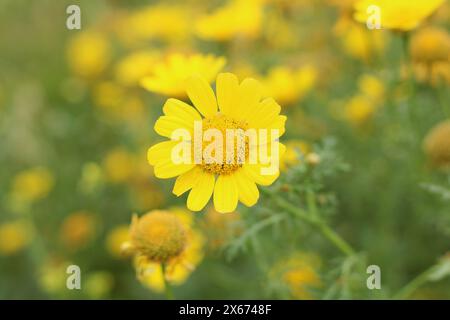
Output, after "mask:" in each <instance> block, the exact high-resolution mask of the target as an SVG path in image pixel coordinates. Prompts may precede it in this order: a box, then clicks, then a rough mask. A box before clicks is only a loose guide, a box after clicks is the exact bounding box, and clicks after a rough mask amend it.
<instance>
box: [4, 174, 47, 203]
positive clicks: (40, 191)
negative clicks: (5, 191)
mask: <svg viewBox="0 0 450 320" xmlns="http://www.w3.org/2000/svg"><path fill="white" fill-rule="evenodd" d="M53 185H54V177H53V174H52V173H51V172H50V170H48V169H47V168H44V167H34V168H30V169H27V170H24V171H21V172H19V173H18V174H17V175H16V176H15V177H14V180H13V183H12V190H11V196H12V198H13V199H14V201H18V202H26V203H31V202H33V201H36V200H40V199H43V198H45V197H46V196H47V195H48V194H49V192H50V191H51V190H52V188H53Z"/></svg>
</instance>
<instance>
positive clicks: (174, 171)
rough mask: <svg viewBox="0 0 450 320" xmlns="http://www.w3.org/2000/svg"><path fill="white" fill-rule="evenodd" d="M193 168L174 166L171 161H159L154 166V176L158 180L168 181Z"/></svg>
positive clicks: (185, 165) (180, 165)
mask: <svg viewBox="0 0 450 320" xmlns="http://www.w3.org/2000/svg"><path fill="white" fill-rule="evenodd" d="M194 166H195V164H194V163H192V164H184V163H181V164H175V163H173V161H172V159H170V158H169V159H167V160H164V161H160V162H158V163H157V164H156V165H155V176H156V177H157V178H160V179H168V178H173V177H176V176H179V175H180V174H183V173H185V172H187V171H189V170H190V169H192V168H193V167H194Z"/></svg>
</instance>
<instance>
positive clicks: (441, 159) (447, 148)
mask: <svg viewBox="0 0 450 320" xmlns="http://www.w3.org/2000/svg"><path fill="white" fill-rule="evenodd" d="M423 147H424V150H425V153H426V154H427V156H428V157H429V159H430V160H431V162H432V164H433V165H435V166H437V167H441V168H450V120H446V121H443V122H441V123H438V124H437V125H436V126H434V127H433V128H432V129H431V130H430V132H429V133H428V134H427V136H426V137H425V140H424V143H423Z"/></svg>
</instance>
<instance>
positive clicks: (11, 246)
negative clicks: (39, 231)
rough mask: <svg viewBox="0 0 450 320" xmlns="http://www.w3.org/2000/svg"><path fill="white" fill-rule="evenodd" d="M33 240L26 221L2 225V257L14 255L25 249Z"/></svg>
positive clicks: (0, 229) (0, 244)
mask: <svg viewBox="0 0 450 320" xmlns="http://www.w3.org/2000/svg"><path fill="white" fill-rule="evenodd" d="M31 238H32V235H31V229H30V226H29V225H28V223H27V222H26V221H22V220H17V221H14V222H7V223H4V224H1V225H0V255H5V256H7V255H12V254H14V253H16V252H18V251H20V250H22V249H23V248H25V247H26V246H27V245H28V243H29V242H30V240H31Z"/></svg>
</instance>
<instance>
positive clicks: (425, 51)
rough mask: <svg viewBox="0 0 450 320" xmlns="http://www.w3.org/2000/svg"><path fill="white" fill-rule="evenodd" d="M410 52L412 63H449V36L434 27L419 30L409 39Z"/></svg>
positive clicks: (442, 30)
mask: <svg viewBox="0 0 450 320" xmlns="http://www.w3.org/2000/svg"><path fill="white" fill-rule="evenodd" d="M410 52H411V57H412V59H413V61H414V62H418V63H425V64H430V63H433V62H439V61H445V62H450V35H449V34H448V32H447V31H446V30H444V29H439V28H436V27H427V28H424V29H421V30H419V31H418V32H417V33H416V34H414V36H413V37H412V39H411V44H410Z"/></svg>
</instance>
